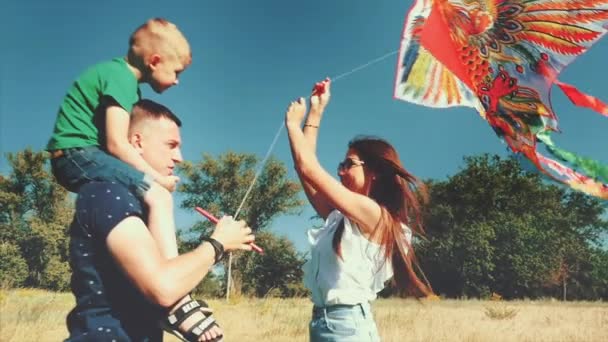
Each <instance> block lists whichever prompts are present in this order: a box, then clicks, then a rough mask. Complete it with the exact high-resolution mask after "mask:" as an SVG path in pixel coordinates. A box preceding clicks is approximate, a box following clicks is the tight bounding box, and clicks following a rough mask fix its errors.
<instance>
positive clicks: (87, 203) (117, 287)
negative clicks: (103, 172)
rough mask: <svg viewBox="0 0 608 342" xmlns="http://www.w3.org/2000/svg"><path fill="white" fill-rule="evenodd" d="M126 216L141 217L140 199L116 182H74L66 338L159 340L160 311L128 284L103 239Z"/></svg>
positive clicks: (75, 339)
mask: <svg viewBox="0 0 608 342" xmlns="http://www.w3.org/2000/svg"><path fill="white" fill-rule="evenodd" d="M129 216H137V217H139V218H142V220H143V219H144V217H143V216H144V215H143V210H142V205H141V203H140V202H139V201H138V200H137V198H135V196H133V195H132V194H131V193H130V192H129V191H128V190H127V189H126V188H125V187H123V186H122V185H120V184H115V183H106V182H92V183H88V184H85V185H83V186H82V187H81V188H80V191H79V193H78V198H77V199H76V212H75V214H74V220H73V221H72V225H71V227H70V266H71V268H72V280H71V288H72V292H73V293H74V296H75V297H76V307H75V308H74V309H73V310H72V311H71V312H70V313H69V315H68V317H67V325H68V330H69V332H70V337H69V338H68V340H67V341H117V342H118V341H150V342H151V341H162V330H161V329H160V328H159V324H158V322H159V320H160V318H162V317H163V316H164V315H166V311H165V310H164V309H163V308H161V307H160V306H157V305H153V304H152V303H151V302H149V301H147V300H146V299H145V298H144V296H143V295H142V294H141V293H140V292H139V291H138V290H137V289H136V288H135V287H134V286H133V284H132V283H131V282H130V281H129V279H128V278H127V277H126V276H125V274H124V272H123V271H122V270H121V269H120V268H119V266H118V265H116V264H115V262H114V259H113V257H112V255H111V254H110V253H109V251H108V247H107V244H106V238H107V237H108V234H109V233H110V232H111V231H112V229H114V228H115V227H116V225H118V224H119V223H120V222H121V221H122V220H124V219H125V218H127V217H129ZM133 243H134V244H135V243H137V241H133Z"/></svg>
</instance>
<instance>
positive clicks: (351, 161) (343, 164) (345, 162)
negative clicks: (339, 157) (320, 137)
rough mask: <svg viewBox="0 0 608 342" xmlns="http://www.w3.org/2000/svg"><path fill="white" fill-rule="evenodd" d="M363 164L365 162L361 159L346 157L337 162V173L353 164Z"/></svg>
mask: <svg viewBox="0 0 608 342" xmlns="http://www.w3.org/2000/svg"><path fill="white" fill-rule="evenodd" d="M363 164H365V162H364V161H363V160H356V159H351V158H346V159H344V160H343V161H341V162H340V163H339V164H338V173H340V172H342V171H346V170H349V169H350V168H351V167H354V166H362V165H363Z"/></svg>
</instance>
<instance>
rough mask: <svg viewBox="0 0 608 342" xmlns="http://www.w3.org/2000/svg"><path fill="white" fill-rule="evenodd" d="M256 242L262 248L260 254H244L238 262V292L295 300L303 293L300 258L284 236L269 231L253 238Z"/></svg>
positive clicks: (304, 293)
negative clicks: (239, 278)
mask: <svg viewBox="0 0 608 342" xmlns="http://www.w3.org/2000/svg"><path fill="white" fill-rule="evenodd" d="M256 241H257V243H259V244H260V245H262V246H264V252H265V253H264V255H260V254H257V253H246V254H244V255H243V256H242V257H241V258H240V259H239V263H240V264H241V265H242V266H243V267H242V272H241V276H242V279H244V280H246V281H243V286H242V291H243V292H244V293H246V294H252V295H255V296H258V297H264V296H268V295H272V296H279V297H296V296H298V297H299V296H304V295H306V294H307V291H306V290H305V288H304V286H303V283H302V277H303V271H302V265H303V264H304V262H305V260H304V256H303V255H301V254H300V253H298V251H297V250H296V248H295V247H294V245H293V243H292V242H291V241H289V240H288V239H287V238H285V237H276V236H275V235H274V234H271V233H270V232H261V233H259V234H257V235H256Z"/></svg>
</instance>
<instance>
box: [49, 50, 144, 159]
mask: <svg viewBox="0 0 608 342" xmlns="http://www.w3.org/2000/svg"><path fill="white" fill-rule="evenodd" d="M140 96H141V93H140V90H139V84H138V82H137V79H136V78H135V75H134V74H133V72H132V71H131V70H130V69H129V67H128V66H127V62H126V61H125V60H124V59H123V58H114V59H112V60H111V61H106V62H102V63H99V64H96V65H94V66H92V67H91V68H89V69H87V70H86V71H85V72H84V73H82V74H81V75H80V76H79V77H78V79H77V80H76V81H75V82H74V84H73V85H72V87H70V89H69V90H68V93H67V94H66V96H65V98H64V99H63V103H62V104H61V106H60V108H59V113H58V114H57V119H56V121H55V128H54V130H53V135H52V136H51V139H50V141H49V143H48V145H47V150H49V151H53V150H62V149H67V148H73V147H85V146H99V145H101V142H102V141H105V133H104V132H105V106H100V103H101V101H102V98H104V97H111V98H113V99H114V101H116V102H117V103H118V104H119V105H120V106H121V107H123V108H124V109H125V110H126V111H127V112H131V109H132V108H133V105H134V104H135V102H137V101H138V100H139V98H140ZM100 132H102V133H101V134H100Z"/></svg>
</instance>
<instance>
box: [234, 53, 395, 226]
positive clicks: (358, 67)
mask: <svg viewBox="0 0 608 342" xmlns="http://www.w3.org/2000/svg"><path fill="white" fill-rule="evenodd" d="M397 52H399V50H395V51H391V52H389V53H387V54H384V55H382V56H380V57H378V58H374V59H372V60H371V61H369V62H366V63H364V64H361V65H359V66H357V67H355V68H353V69H351V70H350V71H347V72H345V73H342V74H340V75H338V76H335V77H332V78H330V80H331V81H332V83H334V82H336V81H337V80H339V79H341V78H344V77H346V76H349V75H351V74H353V73H355V72H357V71H360V70H363V69H365V68H367V67H369V66H371V65H373V64H376V63H378V62H380V61H382V60H385V59H386V58H388V57H390V56H392V55H394V54H396V53H397ZM284 126H285V125H284V124H283V122H281V125H280V126H279V129H277V132H276V133H275V135H274V139H273V140H272V143H271V144H270V147H269V148H268V151H267V152H266V155H265V156H264V159H262V162H261V163H260V166H259V167H258V170H257V171H256V173H255V175H254V176H253V180H252V181H251V184H249V188H248V189H247V191H246V192H245V196H243V199H242V200H241V204H240V205H239V207H238V209H237V210H236V212H235V214H234V219H235V220H236V219H237V217H238V216H239V213H240V212H241V209H243V205H244V204H245V201H246V200H247V198H248V197H249V194H250V193H251V190H252V189H253V186H254V185H255V182H256V181H257V179H258V177H259V176H260V174H261V173H262V170H263V169H264V165H265V164H266V161H267V160H268V158H269V157H270V153H271V152H272V150H273V149H274V146H275V145H276V143H277V141H278V139H279V136H280V135H281V132H282V131H283V127H284Z"/></svg>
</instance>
